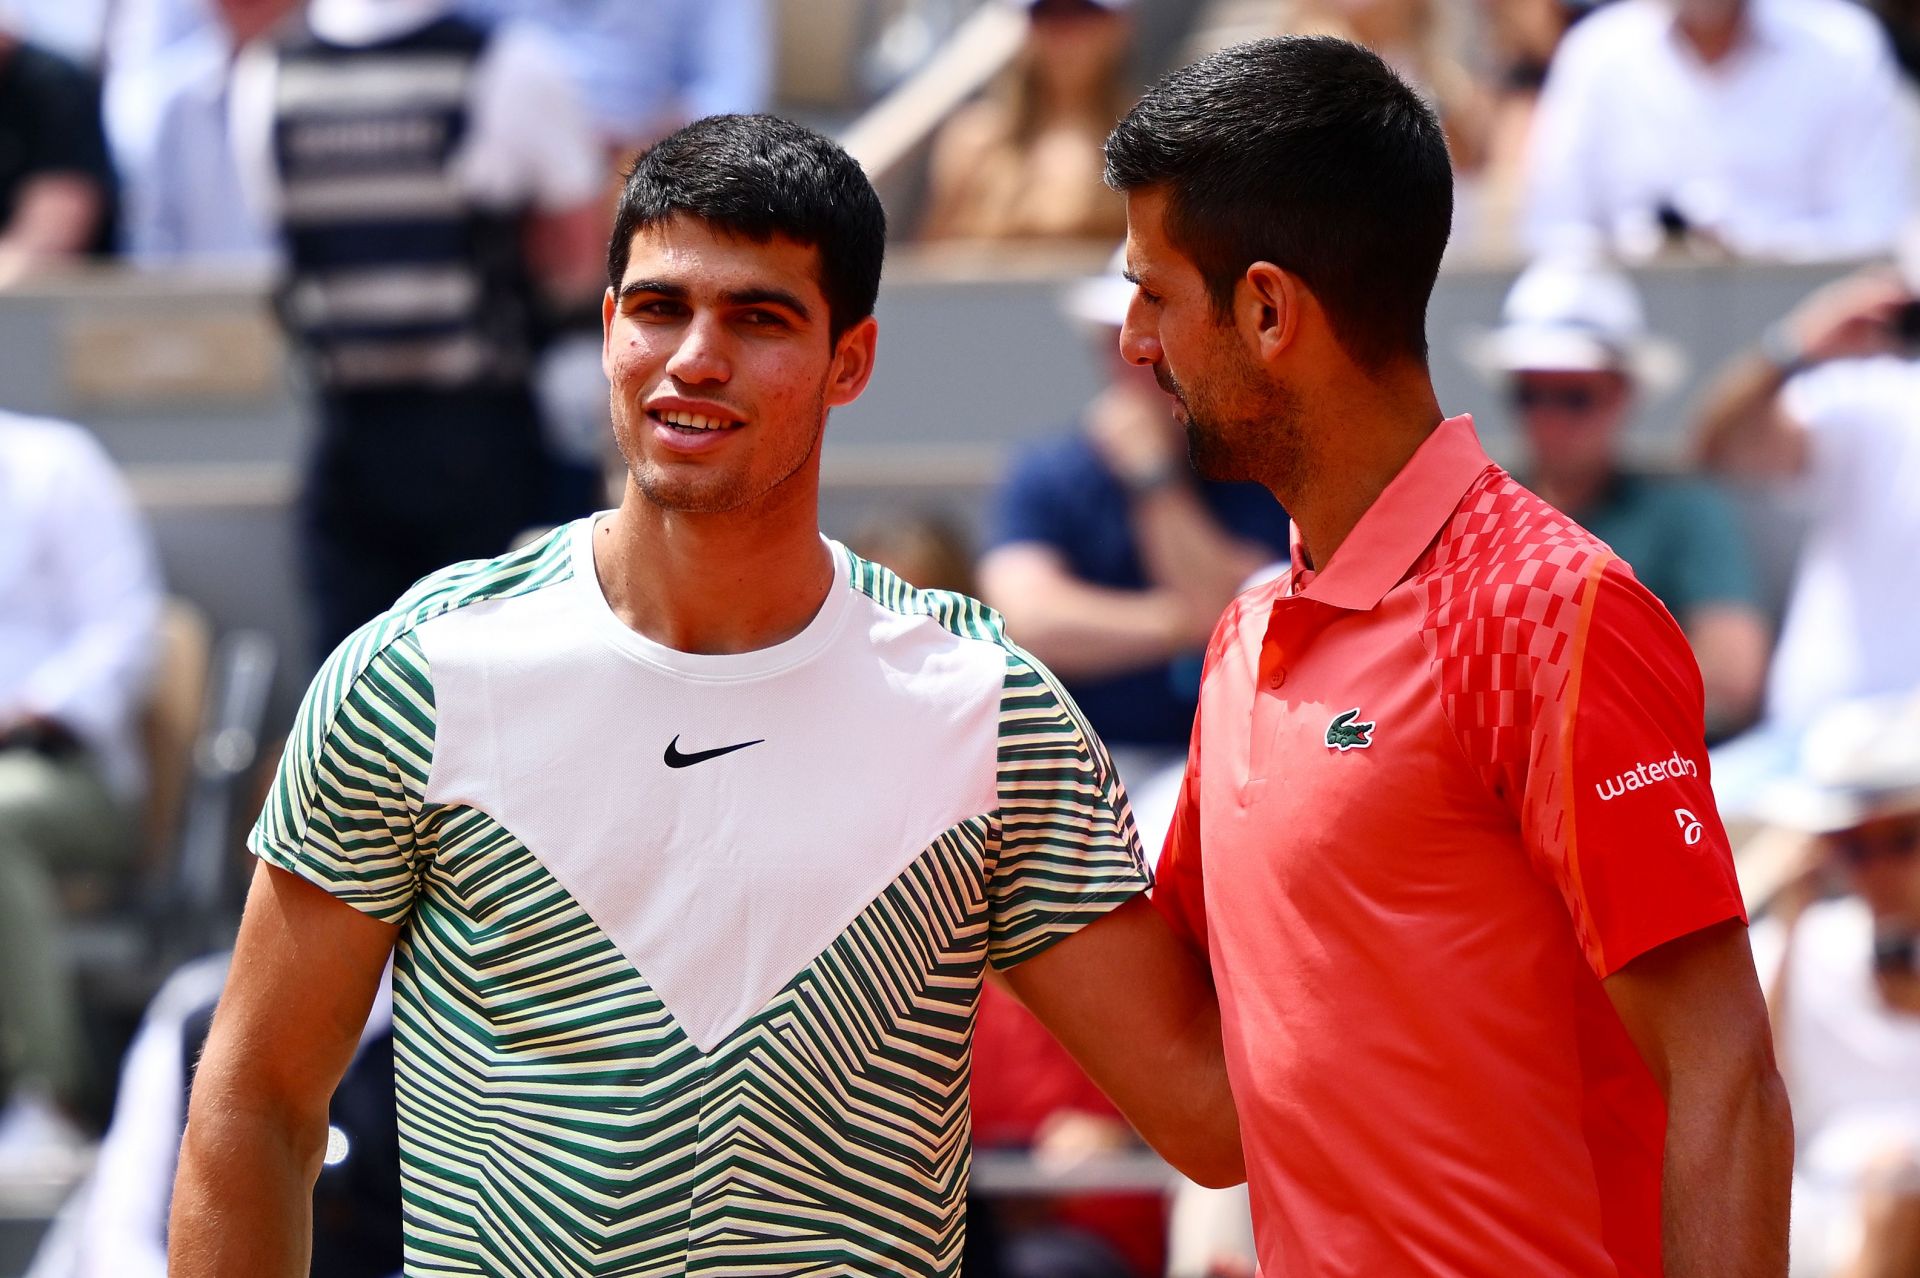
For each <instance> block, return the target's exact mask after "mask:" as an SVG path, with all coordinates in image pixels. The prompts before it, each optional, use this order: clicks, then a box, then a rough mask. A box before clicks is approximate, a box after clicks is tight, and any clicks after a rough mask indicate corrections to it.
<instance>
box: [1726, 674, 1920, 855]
mask: <svg viewBox="0 0 1920 1278" xmlns="http://www.w3.org/2000/svg"><path fill="white" fill-rule="evenodd" d="M1912 812H1920V693H1902V694H1898V695H1894V696H1883V697H1866V698H1862V699H1859V700H1856V701H1847V702H1843V703H1842V704H1840V705H1838V706H1835V707H1834V708H1833V709H1831V710H1828V711H1827V712H1826V713H1825V714H1822V715H1821V716H1820V717H1819V718H1818V719H1815V720H1814V722H1813V726H1812V727H1810V728H1808V729H1807V732H1806V735H1805V736H1803V737H1802V738H1801V739H1800V766H1799V769H1798V771H1797V773H1796V774H1795V775H1794V776H1793V777H1791V778H1789V779H1788V780H1786V781H1784V782H1782V783H1780V784H1779V785H1777V786H1775V787H1774V788H1773V789H1772V790H1770V791H1769V792H1768V793H1767V794H1766V795H1765V796H1764V797H1763V798H1762V799H1761V801H1760V804H1759V815H1760V816H1761V817H1763V818H1764V819H1765V820H1767V821H1770V822H1772V823H1773V824H1774V825H1778V826H1783V827H1785V828H1787V829H1790V830H1799V831H1802V832H1804V833H1807V834H1834V833H1837V832H1838V831H1841V830H1850V829H1852V828H1853V827H1854V826H1856V825H1860V824H1862V823H1864V822H1867V821H1872V820H1876V819H1878V818H1880V817H1885V816H1902V815H1905V814H1907V813H1912Z"/></svg>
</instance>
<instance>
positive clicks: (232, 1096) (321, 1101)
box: [168, 864, 398, 1278]
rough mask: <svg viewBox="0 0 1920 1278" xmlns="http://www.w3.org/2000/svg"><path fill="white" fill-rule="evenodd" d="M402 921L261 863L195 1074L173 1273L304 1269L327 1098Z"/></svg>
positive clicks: (193, 1275) (243, 1274)
mask: <svg viewBox="0 0 1920 1278" xmlns="http://www.w3.org/2000/svg"><path fill="white" fill-rule="evenodd" d="M397 933H398V929H397V928H395V927H393V926H391V925H389V924H386V923H382V922H379V921H378V920H376V919H373V918H371V917H369V916H367V915H365V914H362V913H360V912H359V911H358V910H356V909H354V908H353V907H352V906H349V905H345V904H342V903H341V902H339V901H337V900H335V899H334V898H333V897H331V896H329V895H327V893H326V892H324V891H322V890H321V889H320V888H318V887H315V886H314V885H312V884H310V883H308V882H306V881H305V880H304V879H301V878H300V877H298V876H297V875H293V874H289V873H287V872H286V871H284V870H279V869H275V868H273V867H271V866H267V865H264V864H263V865H261V866H259V867H258V868H257V869H256V870H255V872H254V879H253V887H252V890H251V892H249V894H248V897H247V910H246V916H245V917H244V919H242V921H241V924H240V939H239V941H238V943H237V944H236V945H235V947H234V954H233V967H232V974H231V975H230V976H229V977H228V980H227V988H226V992H225V993H224V994H223V995H222V996H221V999H220V1007H219V1010H218V1011H217V1012H216V1013H215V1015H214V1019H213V1029H212V1032H211V1033H210V1034H209V1035H208V1037H207V1046H206V1052H205V1054H204V1055H203V1056H202V1057H201V1061H200V1069H199V1072H198V1074H197V1075H196V1077H195V1080H194V1086H193V1100H192V1103H191V1105H190V1107H189V1109H188V1115H187V1133H186V1137H185V1139H184V1140H183V1141H182V1143H181V1147H180V1170H179V1173H178V1175H177V1177H176V1179H175V1181H174V1192H173V1214H172V1220H171V1223H170V1225H169V1233H170V1238H171V1243H170V1246H171V1252H172V1256H171V1261H170V1264H169V1268H168V1272H169V1273H170V1274H171V1275H173V1278H229V1276H230V1278H305V1276H306V1274H307V1272H308V1270H309V1268H310V1265H311V1251H312V1244H313V1184H314V1181H315V1180H316V1179H317V1178H318V1176H319V1174H320V1164H321V1157H322V1155H323V1154H324V1152H325V1147H326V1135H327V1106H328V1102H329V1101H330V1100H331V1099H332V1096H333V1089H334V1087H335V1086H336V1085H337V1084H338V1083H339V1081H340V1076H341V1075H342V1074H343V1073H345V1072H346V1068H347V1066H348V1064H349V1063H350V1062H351V1061H352V1059H353V1053H354V1049H355V1047H356V1046H357V1045H358V1043H359V1041H360V1033H361V1030H362V1029H363V1028H364V1027H365V1025H366V1021H367V1012H368V1010H369V1009H370V1008H371V1007H372V1005H373V999H374V996H375V994H376V993H377V992H378V990H379V984H380V973H381V969H382V968H383V967H384V966H385V965H386V961H387V956H388V954H389V953H391V951H392V949H393V942H394V938H395V936H396V935H397Z"/></svg>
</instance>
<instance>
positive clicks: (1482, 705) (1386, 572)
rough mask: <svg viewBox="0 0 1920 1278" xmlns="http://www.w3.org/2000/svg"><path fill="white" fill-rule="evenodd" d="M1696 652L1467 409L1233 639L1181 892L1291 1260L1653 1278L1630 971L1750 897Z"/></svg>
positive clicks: (1179, 836)
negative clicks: (1718, 780)
mask: <svg viewBox="0 0 1920 1278" xmlns="http://www.w3.org/2000/svg"><path fill="white" fill-rule="evenodd" d="M1701 724H1702V709H1701V687H1700V675H1699V671H1698V668H1697V667H1696V666H1695V665H1694V661H1693V656H1692V653H1691V652H1690V651H1689V650H1688V648H1687V644H1686V640H1685V639H1684V638H1683V637H1682V635H1681V633H1680V630H1679V628H1678V627H1677V626H1676V625H1675V624H1674V622H1673V619H1672V618H1671V617H1669V616H1668V615H1667V613H1666V611H1665V609H1663V608H1662V607H1661V606H1660V604H1659V603H1658V602H1656V601H1655V599H1654V598H1653V596H1652V595H1651V594H1649V593H1648V592H1647V591H1646V590H1645V588H1643V587H1642V586H1641V585H1640V583H1639V582H1638V581H1636V580H1635V579H1634V576H1633V573H1632V571H1631V570H1630V569H1629V568H1628V567H1627V565H1626V564H1625V563H1624V562H1622V561H1621V560H1620V559H1619V558H1617V557H1616V556H1615V555H1614V554H1613V553H1612V552H1611V551H1609V550H1608V549H1607V547H1606V546H1605V545H1604V544H1602V543H1601V542H1599V541H1597V540H1595V539H1594V538H1593V537H1592V536H1590V535H1589V534H1587V533H1586V532H1585V531H1584V530H1582V529H1581V528H1579V527H1578V526H1576V525H1575V524H1573V523H1572V522H1571V521H1570V520H1568V519H1567V518H1566V516H1564V515H1562V514H1560V513H1559V512H1558V511H1556V510H1554V509H1553V508H1552V507H1550V506H1548V505H1546V504H1545V503H1544V502H1542V501H1541V500H1540V499H1539V498H1537V497H1535V496H1534V495H1533V494H1532V493H1529V492H1527V491H1526V490H1525V489H1524V488H1521V487H1520V486H1519V485H1518V484H1517V483H1515V482H1514V480H1513V478H1512V477H1511V476H1510V475H1508V474H1507V473H1506V472H1505V471H1503V470H1501V469H1500V468H1499V467H1498V466H1496V465H1494V464H1493V463H1492V462H1490V461H1489V460H1488V459H1487V456H1486V454H1485V453H1484V452H1483V451H1481V448H1480V445H1479V442H1478V440H1477V439H1476V437H1475V435H1474V432H1473V424H1472V422H1471V421H1470V420H1469V419H1467V418H1465V417H1456V418H1452V419H1450V420H1448V421H1446V422H1443V423H1442V424H1441V425H1440V427H1439V428H1438V429H1437V430H1435V432H1434V433H1433V435H1432V436H1431V437H1430V438H1429V439H1428V440H1427V441H1426V442H1425V443H1424V444H1423V445H1422V446H1421V448H1420V450H1419V451H1418V452H1417V453H1416V454H1415V455H1414V457H1413V458H1412V460H1411V461H1409V462H1408V463H1407V465H1406V467H1405V469H1403V470H1402V471H1401V473H1400V474H1399V475H1398V476H1397V477H1395V479H1394V481H1393V482H1392V483H1391V484H1389V485H1388V486H1387V489H1386V491H1385V492H1384V493H1382V494H1381V496H1380V499H1379V500H1378V501H1377V502H1375V503H1374V505H1373V506H1372V508H1370V509H1369V510H1368V511H1367V513H1366V515H1365V517H1364V518H1362V519H1361V521H1360V523H1359V524H1358V525H1357V526H1356V527H1355V528H1354V530H1353V532H1352V533H1351V534H1350V535H1349V537H1348V538H1347V540H1346V542H1345V543H1343V544H1342V545H1341V547H1340V549H1339V552H1338V553H1337V554H1335V555H1334V556H1333V557H1332V559H1331V560H1330V562H1329V563H1328V564H1327V565H1326V567H1325V570H1324V571H1322V572H1319V573H1317V574H1316V573H1314V572H1311V571H1309V570H1307V569H1306V568H1305V567H1304V565H1303V564H1302V562H1301V554H1300V550H1299V546H1298V543H1297V537H1296V546H1295V554H1294V565H1293V568H1292V570H1291V571H1290V572H1289V573H1287V574H1285V575H1284V576H1283V577H1282V578H1281V579H1279V580H1278V581H1275V582H1272V583H1269V584H1268V585H1266V586H1263V587H1260V588H1258V589H1255V590H1252V591H1249V592H1248V593H1246V594H1245V595H1242V596H1241V597H1240V598H1239V599H1238V600H1236V601H1235V602H1234V604H1233V605H1232V606H1231V607H1230V608H1229V609H1228V611H1227V613H1226V615H1225V616H1224V617H1223V618H1222V619H1221V622H1220V627H1219V629H1218V630H1217V631H1216V632H1215V634H1214V638H1213V643H1212V645H1211V648H1210V649H1209V652H1208V657H1207V669H1206V674H1205V677H1204V679H1203V681H1202V685H1201V694H1200V713H1199V717H1198V719H1197V720H1196V722H1195V725H1194V735H1193V744H1192V749H1191V753H1190V755H1189V759H1188V764H1187V776H1186V784H1185V788H1184V791H1183V794H1182V797H1181V802H1180V807H1179V811H1178V813H1177V814H1176V816H1175V819H1174V823H1173V828H1172V831H1171V833H1170V834H1169V836H1168V842H1167V847H1166V851H1165V853H1164V854H1163V856H1162V858H1161V861H1160V865H1159V886H1158V889H1157V891H1156V894H1155V899H1156V902H1157V904H1158V905H1159V906H1160V908H1161V909H1162V911H1163V912H1164V913H1165V914H1166V915H1167V916H1168V918H1169V919H1170V920H1171V921H1172V923H1173V925H1174V926H1175V928H1176V930H1179V931H1181V932H1182V933H1183V934H1184V935H1185V936H1186V937H1187V938H1188V939H1189V940H1190V941H1191V942H1192V943H1194V944H1195V945H1196V946H1203V947H1204V948H1205V949H1206V951H1207V952H1208V954H1209V957H1210V959H1211V962H1212V965H1213V972H1214V978H1215V981H1216V983H1217V985H1218V987H1219V990H1220V998H1221V1007H1222V1013H1223V1017H1224V1023H1225V1038H1226V1047H1227V1057H1228V1064H1229V1069H1230V1072H1231V1077H1232V1081H1233V1089H1234V1095H1235V1098H1236V1100H1237V1101H1238V1104H1239V1109H1240V1122H1241V1127H1242V1130H1243V1133H1244V1136H1245V1144H1246V1154H1247V1172H1248V1179H1249V1181H1250V1182H1251V1186H1252V1191H1253V1206H1254V1228H1255V1233H1256V1235H1257V1237H1258V1240H1259V1249H1260V1257H1261V1262H1262V1265H1263V1267H1264V1269H1265V1271H1266V1272H1267V1273H1269V1274H1271V1275H1275V1276H1276V1278H1277V1276H1279V1275H1285V1278H1309V1276H1311V1275H1336V1274H1337V1275H1367V1276H1368V1278H1378V1276H1379V1275H1386V1274H1423V1275H1430V1274H1440V1275H1462V1276H1464V1275H1475V1276H1482V1275H1488V1274H1502V1275H1512V1276H1514V1278H1518V1276H1519V1275H1529V1276H1531V1275H1536V1274H1554V1275H1609V1276H1611V1275H1616V1274H1619V1275H1655V1274H1658V1273H1659V1272H1660V1165H1661V1154H1662V1146H1663V1140H1664V1135H1665V1124H1666V1111H1665V1107H1664V1103H1663V1101H1662V1099H1661V1097H1660V1094H1659V1091H1658V1089H1657V1087H1656V1086H1655V1084H1654V1081H1653V1077H1652V1075H1651V1074H1650V1073H1649V1072H1648V1071H1647V1069H1646V1066H1645V1065H1644V1064H1643V1063H1642V1061H1641V1059H1640V1057H1639V1055H1638V1053H1637V1052H1636V1051H1635V1049H1634V1047H1633V1044H1632V1042H1631V1041H1630V1040H1629V1039H1628V1038H1627V1035H1626V1031H1625V1029H1624V1027H1622V1025H1621V1023H1620V1020H1619V1017H1618V1016H1617V1015H1616V1014H1615V1013H1614V1010H1613V1006H1612V1004H1611V1003H1610V1002H1609V1001H1608V999H1607V996H1606V993H1605V992H1604V990H1603V989H1602V988H1601V984H1600V982H1601V979H1602V978H1604V977H1606V976H1608V975H1610V974H1611V973H1613V972H1615V971H1618V970H1619V968H1620V967H1621V966H1622V965H1623V964H1625V963H1627V962H1629V961H1630V960H1632V959H1633V958H1634V957H1635V956H1637V955H1639V954H1642V953H1645V952H1646V951H1647V950H1649V949H1652V948H1653V947H1654V946H1657V945H1660V944H1661V943H1663V942H1665V941H1669V940H1672V939H1674V938H1676V937H1679V936H1682V935H1684V934H1686V933H1688V932H1692V931H1695V930H1697V929H1699V928H1702V927H1706V926H1708V925H1710V924H1713V923H1717V922H1720V921H1722V920H1725V919H1729V918H1744V914H1743V912H1742V908H1741V903H1740V894H1739V890H1738V888H1737V886H1736V885H1735V881H1734V875H1733V863H1732V857H1731V856H1730V854H1729V851H1728V848H1727V841H1726V834H1725V831H1724V830H1722V828H1721V825H1720V820H1719V817H1718V815H1717V814H1716V812H1715V810H1714V805H1713V798H1712V795H1711V793H1710V791H1709V788H1708V784H1707V755H1706V748H1705V745H1704V743H1703V741H1702V736H1701V732H1702V727H1701Z"/></svg>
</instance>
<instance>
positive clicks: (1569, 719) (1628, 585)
mask: <svg viewBox="0 0 1920 1278" xmlns="http://www.w3.org/2000/svg"><path fill="white" fill-rule="evenodd" d="M1569 602H1570V604H1571V605H1572V608H1573V612H1572V614H1571V618H1570V622H1571V625H1570V630H1569V631H1568V632H1567V633H1566V639H1565V641H1564V642H1562V643H1559V644H1558V645H1556V647H1555V649H1554V650H1552V651H1551V652H1549V653H1548V654H1547V655H1546V656H1545V658H1544V659H1543V660H1541V661H1539V663H1538V664H1537V665H1536V666H1535V667H1534V668H1533V669H1532V670H1531V672H1530V679H1531V682H1532V688H1531V692H1532V696H1531V698H1530V700H1531V703H1532V713H1531V721H1530V723H1529V725H1528V738H1529V750H1528V757H1527V759H1526V760H1525V761H1524V762H1523V763H1521V764H1520V767H1521V768H1522V769H1523V772H1522V775H1521V783H1520V788H1519V792H1518V794H1517V796H1516V797H1517V799H1518V806H1519V817H1520V824H1521V834H1522V837H1523V839H1524V840H1525V842H1526V845H1527V849H1528V851H1529V852H1530V853H1531V854H1532V856H1533V857H1534V858H1535V860H1536V862H1537V863H1538V864H1539V865H1540V866H1541V868H1542V870H1543V872H1544V873H1545V874H1546V875H1547V876H1548V877H1549V878H1550V879H1551V880H1552V881H1553V882H1554V884H1555V885H1556V886H1557V887H1558V888H1559V890H1560V892H1561V894H1562V896H1563V898H1564V899H1565V901H1566V905H1567V909H1568V912H1569V913H1570V914H1571V915H1572V917H1573V921H1574V927H1575V931H1576V933H1577V935H1578V936H1579V940H1580V943H1581V947H1582V949H1583V950H1584V951H1585V953H1586V957H1587V961H1588V963H1589V965H1590V966H1591V967H1592V968H1593V970H1594V972H1595V974H1596V975H1598V976H1601V977H1606V976H1610V975H1612V974H1613V973H1614V972H1617V971H1618V970H1620V968H1621V967H1623V966H1625V965H1626V964H1627V963H1628V962H1630V961H1631V960H1633V959H1634V958H1636V957H1638V956H1639V955H1641V954H1644V953H1646V952H1647V951H1648V950H1651V949H1653V948H1655V947H1656V946H1659V945H1663V944H1665V943H1666V942H1668V941H1671V940H1675V939H1677V938H1679V937H1682V936H1685V935H1687V934H1688V933H1691V932H1695V931H1698V930H1699V929H1701V928H1704V927H1708V926H1711V925H1712V924H1714V923H1719V922H1721V921H1723V920H1726V919H1730V918H1738V919H1741V920H1742V921H1744V920H1745V918H1746V912H1745V907H1744V906H1743V905H1742V903H1741V899H1740V889H1739V885H1738V882H1737V881H1736V879H1735V878H1734V871H1733V855H1732V851H1731V849H1730V847H1729V845H1728V841H1727V834H1726V830H1725V829H1724V828H1723V827H1722V826H1721V823H1720V816H1719V812H1718V810H1717V809H1716V808H1715V806H1714V801H1713V789H1712V785H1711V779H1710V777H1709V775H1708V768H1707V750H1706V744H1705V740H1704V720H1705V711H1704V694H1703V692H1702V690H1701V683H1700V672H1699V668H1698V667H1697V666H1696V665H1695V664H1694V660H1693V654H1692V651H1691V650H1690V649H1689V648H1688V647H1687V641H1686V638H1685V636H1683V635H1682V634H1681V633H1680V628H1679V627H1678V626H1677V625H1676V624H1675V623H1674V621H1673V618H1672V617H1671V616H1669V615H1668V614H1667V611H1666V609H1665V608H1663V607H1661V606H1660V603H1659V601H1657V600H1656V599H1655V598H1654V597H1653V595H1652V594H1651V593H1649V592H1648V591H1647V589H1646V588H1645V587H1643V586H1642V585H1641V584H1640V583H1639V582H1638V581H1637V580H1635V579H1634V577H1633V574H1632V571H1631V570H1630V569H1628V568H1627V566H1626V565H1625V564H1624V563H1623V562H1622V561H1620V560H1619V559H1616V558H1612V557H1610V556H1601V557H1596V558H1595V559H1594V561H1593V564H1592V567H1591V568H1590V570H1589V571H1588V572H1587V574H1586V575H1585V576H1584V578H1583V580H1582V581H1581V583H1580V585H1579V587H1578V588H1577V591H1576V593H1575V595H1574V597H1573V598H1572V599H1571V600H1570V601H1569Z"/></svg>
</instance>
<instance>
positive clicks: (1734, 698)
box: [1685, 603, 1769, 740]
mask: <svg viewBox="0 0 1920 1278" xmlns="http://www.w3.org/2000/svg"><path fill="white" fill-rule="evenodd" d="M1685 629H1686V632H1687V643H1688V645H1689V646H1691V647H1692V648H1693V655H1694V659H1695V660H1696V661H1698V662H1699V663H1700V678H1701V681H1702V682H1703V683H1704V684H1705V686H1706V694H1707V735H1708V739H1709V740H1714V739H1717V738H1719V737H1721V736H1724V735H1726V734H1727V733H1729V732H1733V731H1737V730H1739V729H1740V728H1744V727H1745V726H1747V725H1748V724H1750V723H1752V722H1753V720H1754V718H1755V717H1756V716H1757V715H1758V714H1759V711H1760V693H1761V691H1762V689H1763V688H1764V686H1765V684H1766V679H1767V649H1768V647H1769V642H1768V638H1767V623H1766V621H1765V620H1764V619H1763V618H1762V617H1761V616H1760V614H1759V612H1758V611H1756V610H1755V609H1753V608H1749V607H1747V606H1746V605H1744V604H1736V603H1718V604H1705V605H1703V606H1701V607H1698V608H1695V609H1693V610H1692V612H1690V613H1689V614H1688V616H1687V618H1686V622H1685Z"/></svg>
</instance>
